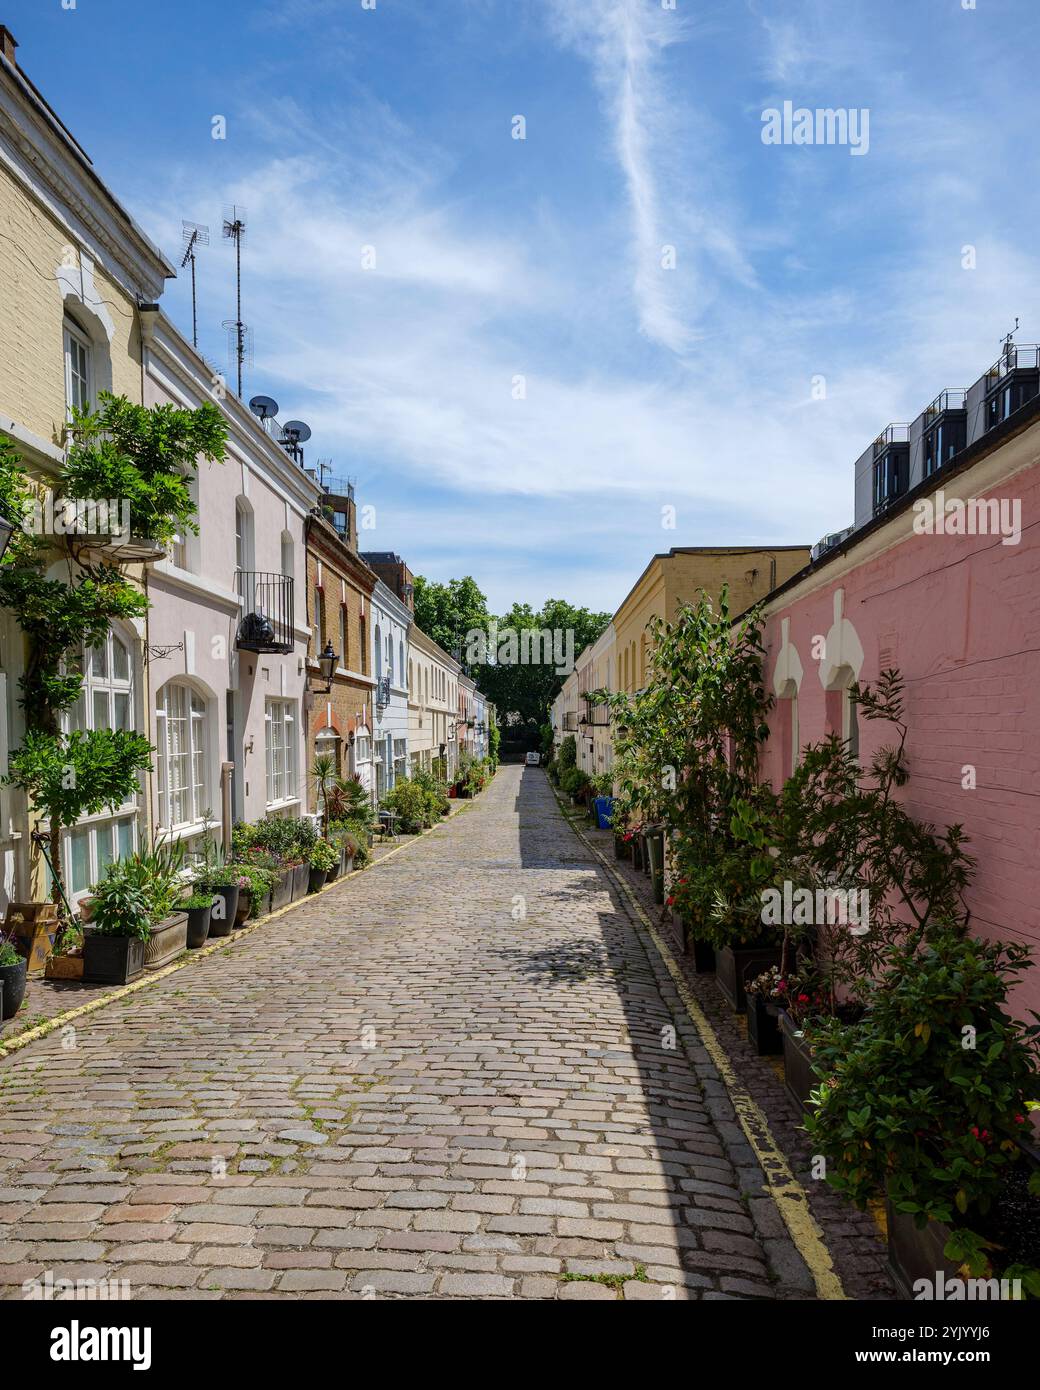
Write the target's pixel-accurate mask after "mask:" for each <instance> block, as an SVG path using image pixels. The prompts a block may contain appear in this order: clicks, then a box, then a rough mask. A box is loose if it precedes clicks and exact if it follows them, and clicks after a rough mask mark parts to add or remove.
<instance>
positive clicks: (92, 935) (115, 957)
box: [83, 931, 144, 985]
mask: <svg viewBox="0 0 1040 1390" xmlns="http://www.w3.org/2000/svg"><path fill="white" fill-rule="evenodd" d="M143 969H144V942H143V941H142V940H140V938H139V937H136V936H99V935H98V933H97V932H93V931H92V932H85V933H84V934H83V978H84V980H86V981H88V982H89V983H91V984H96V985H125V984H129V982H130V981H131V980H133V979H135V978H136V977H137V976H138V975H140V973H141V971H142V970H143Z"/></svg>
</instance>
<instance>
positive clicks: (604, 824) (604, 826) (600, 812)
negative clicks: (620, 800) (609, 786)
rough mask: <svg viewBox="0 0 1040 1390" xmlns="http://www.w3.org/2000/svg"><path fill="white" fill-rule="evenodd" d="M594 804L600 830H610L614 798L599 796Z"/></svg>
mask: <svg viewBox="0 0 1040 1390" xmlns="http://www.w3.org/2000/svg"><path fill="white" fill-rule="evenodd" d="M592 804H593V806H595V808H596V824H597V825H598V826H599V828H600V830H609V829H610V818H611V816H612V815H613V814H614V798H613V797H612V796H597V797H596V798H595V800H594V801H593V803H592Z"/></svg>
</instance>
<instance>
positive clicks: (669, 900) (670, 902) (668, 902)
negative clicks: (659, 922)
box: [665, 898, 675, 907]
mask: <svg viewBox="0 0 1040 1390" xmlns="http://www.w3.org/2000/svg"><path fill="white" fill-rule="evenodd" d="M665 906H666V907H674V906H675V899H674V898H665Z"/></svg>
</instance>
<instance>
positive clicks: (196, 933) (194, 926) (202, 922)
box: [188, 903, 213, 951]
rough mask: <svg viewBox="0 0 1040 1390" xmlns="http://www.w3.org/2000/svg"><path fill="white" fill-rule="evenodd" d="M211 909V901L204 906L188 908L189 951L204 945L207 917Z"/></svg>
mask: <svg viewBox="0 0 1040 1390" xmlns="http://www.w3.org/2000/svg"><path fill="white" fill-rule="evenodd" d="M212 911H213V904H212V903H207V904H206V906H205V907H189V908H188V950H189V951H197V950H198V949H199V947H200V946H205V944H206V938H207V937H208V936H209V919H210V913H211V912H212Z"/></svg>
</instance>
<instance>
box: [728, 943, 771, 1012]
mask: <svg viewBox="0 0 1040 1390" xmlns="http://www.w3.org/2000/svg"><path fill="white" fill-rule="evenodd" d="M779 964H780V947H779V946H762V945H759V946H723V948H722V950H721V951H716V952H715V982H716V984H717V985H718V987H719V989H720V990H721V991H722V994H723V997H724V998H725V1000H726V1003H727V1004H728V1005H729V1006H730V1008H731V1009H732V1010H733V1012H734V1013H735V1014H742V1013H743V1012H744V1009H745V1006H746V1003H747V994H746V993H745V991H744V984H745V981H747V980H749V979H754V977H755V976H756V975H761V973H762V971H763V970H768V969H769V967H770V966H771V965H779Z"/></svg>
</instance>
